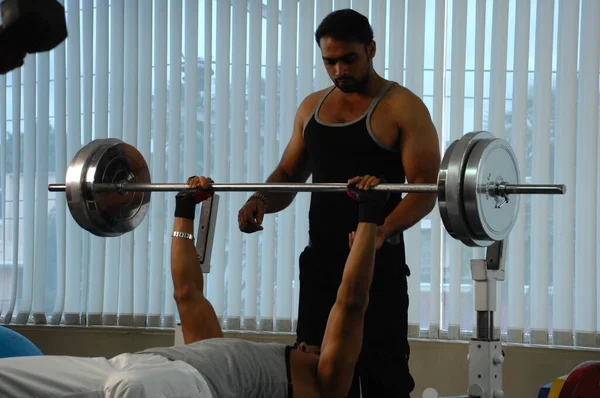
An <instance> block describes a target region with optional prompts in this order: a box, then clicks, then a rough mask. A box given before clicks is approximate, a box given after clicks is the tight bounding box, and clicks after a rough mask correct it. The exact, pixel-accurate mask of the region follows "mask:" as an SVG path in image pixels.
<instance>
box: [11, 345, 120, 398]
mask: <svg viewBox="0 0 600 398" xmlns="http://www.w3.org/2000/svg"><path fill="white" fill-rule="evenodd" d="M113 371H114V370H113V367H112V366H111V364H110V363H109V361H108V360H107V359H106V358H79V357H68V356H54V355H47V356H33V357H18V358H6V359H0V380H2V382H1V383H0V396H1V397H40V396H53V397H65V396H69V397H98V398H101V397H103V396H104V392H103V390H104V382H105V380H106V379H107V378H108V377H109V375H110V374H111V373H112V372H113Z"/></svg>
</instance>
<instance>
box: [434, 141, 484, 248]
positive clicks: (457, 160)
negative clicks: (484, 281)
mask: <svg viewBox="0 0 600 398" xmlns="http://www.w3.org/2000/svg"><path fill="white" fill-rule="evenodd" d="M492 139H494V136H493V135H492V134H490V133H488V132H486V131H476V132H471V133H467V134H465V135H463V136H462V137H461V138H460V139H459V140H456V141H454V142H453V143H452V144H451V145H450V146H449V147H448V149H447V150H446V152H445V153H444V157H443V159H442V163H441V164H440V173H439V176H438V205H439V208H440V215H441V218H442V221H443V223H444V226H445V228H446V230H447V231H448V233H449V234H450V236H452V237H453V238H454V239H457V240H460V241H462V242H463V243H464V244H466V245H468V246H489V245H491V244H492V243H493V242H491V241H481V240H479V239H477V237H476V236H475V235H474V233H473V231H471V227H470V224H469V221H468V220H467V215H466V211H465V206H464V198H463V193H462V189H463V179H464V172H465V169H466V164H467V160H468V159H469V154H470V152H471V150H472V149H473V147H474V146H475V144H477V143H478V142H479V141H481V140H487V141H489V140H492Z"/></svg>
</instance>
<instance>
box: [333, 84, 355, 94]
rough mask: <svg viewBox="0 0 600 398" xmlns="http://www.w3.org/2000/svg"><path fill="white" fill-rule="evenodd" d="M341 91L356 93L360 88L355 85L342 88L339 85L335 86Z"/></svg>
mask: <svg viewBox="0 0 600 398" xmlns="http://www.w3.org/2000/svg"><path fill="white" fill-rule="evenodd" d="M335 86H336V87H337V88H338V89H339V90H340V91H342V92H344V93H355V92H357V91H359V90H358V87H356V86H355V85H352V86H340V85H338V84H336V85H335Z"/></svg>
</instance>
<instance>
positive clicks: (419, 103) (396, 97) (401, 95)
mask: <svg viewBox="0 0 600 398" xmlns="http://www.w3.org/2000/svg"><path fill="white" fill-rule="evenodd" d="M385 97H387V99H388V101H390V102H391V103H392V104H393V105H396V106H398V105H401V106H403V107H408V108H413V109H414V108H421V107H425V104H424V103H423V100H422V99H421V98H420V97H419V96H418V95H416V94H415V93H414V92H413V91H411V90H410V89H408V88H407V87H404V86H402V85H400V84H398V83H396V82H393V83H392V85H391V87H390V88H389V90H388V91H387V93H386V95H385Z"/></svg>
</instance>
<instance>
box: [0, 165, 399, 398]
mask: <svg viewBox="0 0 600 398" xmlns="http://www.w3.org/2000/svg"><path fill="white" fill-rule="evenodd" d="M211 182H212V181H211V180H210V179H208V178H204V177H193V178H190V179H189V180H188V182H187V183H188V185H190V186H192V187H202V188H204V191H198V192H196V193H195V194H191V193H189V192H180V193H179V194H178V195H177V201H176V209H175V220H174V224H173V237H172V240H171V275H172V278H173V284H174V292H175V294H174V295H175V300H176V302H177V308H178V310H179V315H180V318H181V325H182V329H183V337H184V342H185V345H183V346H177V347H164V348H152V349H148V350H144V351H141V352H137V353H133V354H121V355H118V356H116V357H114V358H112V359H106V358H79V357H68V356H41V357H25V358H10V359H2V360H0V396H1V397H26V396H27V397H28V396H36V397H40V396H52V397H61V396H69V397H91V396H94V397H109V396H110V397H167V396H168V397H214V398H221V397H292V396H295V397H346V396H347V393H348V391H349V389H350V384H351V382H352V377H353V373H354V368H355V365H356V362H357V359H358V356H359V354H360V351H361V347H362V340H363V319H364V315H365V312H366V309H367V306H368V302H369V289H370V286H371V281H372V278H373V266H374V258H375V239H376V232H377V231H376V230H377V225H380V224H381V223H382V222H383V217H382V210H383V206H384V204H385V203H386V201H387V198H388V196H389V195H388V193H386V192H383V191H377V190H371V189H369V188H370V187H372V186H375V185H377V184H378V183H379V182H380V180H379V179H377V178H375V177H371V176H364V177H355V178H353V179H351V180H349V181H348V193H349V194H350V196H351V197H353V198H354V199H355V200H357V201H358V202H359V205H358V208H359V224H358V226H357V228H356V232H355V233H354V234H352V235H351V236H350V237H349V239H350V245H351V250H350V254H349V256H348V259H347V261H346V266H345V269H344V272H343V277H342V282H341V285H340V287H339V289H338V294H337V299H336V302H335V304H334V306H333V308H332V309H331V312H330V315H329V319H328V322H327V328H326V331H325V337H324V339H323V344H322V346H321V347H313V346H307V345H306V344H304V343H303V344H300V345H299V346H298V347H297V348H292V347H291V346H287V345H284V344H278V343H255V342H249V341H246V340H240V339H226V338H223V332H222V331H221V327H220V325H219V322H218V320H217V316H216V314H215V311H214V309H213V307H212V305H211V304H210V302H209V301H208V300H207V299H206V297H205V296H204V292H203V285H204V281H203V274H202V271H201V269H200V266H199V263H198V257H197V252H196V247H195V245H194V241H193V236H192V234H193V227H194V226H193V220H194V217H195V208H196V205H197V203H199V202H200V201H202V200H205V199H207V198H208V197H210V194H209V193H207V191H208V190H209V188H210V183H211Z"/></svg>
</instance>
